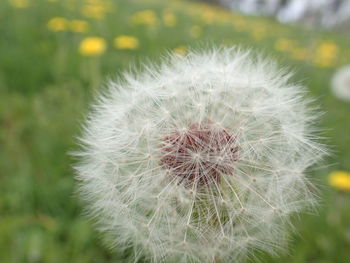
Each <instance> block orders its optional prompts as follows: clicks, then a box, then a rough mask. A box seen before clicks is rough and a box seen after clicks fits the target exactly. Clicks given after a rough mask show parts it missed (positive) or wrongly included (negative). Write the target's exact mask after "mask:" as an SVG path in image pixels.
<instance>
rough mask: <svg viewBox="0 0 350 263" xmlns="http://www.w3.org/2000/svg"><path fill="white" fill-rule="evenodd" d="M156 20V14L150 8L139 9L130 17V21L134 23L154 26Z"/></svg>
mask: <svg viewBox="0 0 350 263" xmlns="http://www.w3.org/2000/svg"><path fill="white" fill-rule="evenodd" d="M157 21H158V18H157V15H156V13H154V11H152V10H144V11H139V12H136V13H135V14H133V15H132V17H131V23H132V24H134V25H148V26H155V25H156V24H157Z"/></svg>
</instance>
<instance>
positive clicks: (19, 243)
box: [0, 0, 350, 263]
mask: <svg viewBox="0 0 350 263" xmlns="http://www.w3.org/2000/svg"><path fill="white" fill-rule="evenodd" d="M121 36H122V38H120V37H121ZM89 37H97V40H98V41H97V42H98V43H97V44H98V45H97V44H96V45H97V46H98V48H99V51H98V52H97V51H96V50H95V51H96V54H95V55H94V56H92V53H93V51H91V50H90V51H89V50H85V49H84V47H83V44H82V41H84V39H85V40H86V38H89ZM118 37H119V38H118ZM116 38H117V39H116ZM118 39H119V41H118ZM90 40H91V39H90ZM94 40H96V38H95V39H94ZM212 44H220V45H226V46H230V45H237V44H239V45H242V46H244V47H245V46H247V47H251V48H254V49H258V50H262V51H263V52H265V53H266V54H267V55H271V56H273V57H275V58H276V59H277V60H278V61H279V62H280V63H281V64H282V65H288V66H290V67H291V68H293V69H294V70H295V71H296V76H295V79H296V80H299V81H302V82H303V83H304V84H305V85H307V86H308V87H309V89H310V95H311V96H313V97H316V98H317V100H318V103H319V104H320V105H321V108H322V110H323V111H324V112H325V115H324V117H323V119H322V122H321V123H320V127H322V129H324V130H325V133H324V135H325V137H326V138H327V139H326V143H327V144H329V145H330V146H331V150H332V152H333V153H332V155H331V156H330V157H329V158H328V159H327V160H325V162H324V163H323V164H322V166H320V167H319V169H316V171H315V172H313V177H314V181H315V182H316V183H317V184H318V185H319V188H320V189H321V191H320V200H321V205H320V208H319V212H318V213H317V214H316V215H301V216H300V218H297V219H296V226H297V230H298V234H295V235H294V236H293V240H292V242H291V244H290V253H289V255H281V256H279V257H274V258H271V257H270V256H268V255H263V254H261V255H259V257H260V258H261V260H262V262H285V263H287V262H288V263H300V262H310V263H326V262H328V263H346V262H349V258H350V255H349V251H350V195H349V194H346V193H342V192H338V191H337V190H335V189H332V188H331V187H330V186H328V183H327V175H328V173H329V172H331V171H333V170H339V169H341V170H350V147H349V145H350V115H349V113H350V104H349V103H344V102H341V101H339V100H337V99H336V98H335V97H334V96H333V95H332V94H331V91H330V89H329V82H330V78H331V76H332V74H333V73H334V71H335V70H336V69H337V68H339V67H341V66H342V65H345V64H347V63H348V64H349V63H350V38H348V37H345V36H342V35H339V34H335V33H325V32H316V31H310V30H305V29H302V28H298V27H291V26H285V25H280V24H278V23H276V22H273V21H272V20H268V19H265V18H251V17H245V16H242V15H237V14H231V13H229V12H227V11H225V10H223V9H219V8H216V7H212V6H208V5H203V4H196V3H188V2H183V1H175V0H173V1H171V0H169V1H164V0H163V1H162V0H153V1H149V0H138V1H137V0H124V1H123V0H119V1H108V0H2V1H1V2H0V262H2V263H15V262H16V263H17V262H33V263H34V262H55V263H56V262H57V263H62V262H77V263H85V262H96V263H97V262H98V263H103V262H123V259H125V257H126V256H127V255H121V254H118V253H117V252H111V251H108V250H107V249H105V248H104V247H103V246H102V245H101V242H100V240H99V237H98V234H97V233H96V232H95V231H94V230H93V228H92V226H91V224H90V223H89V222H88V221H87V220H86V219H85V218H84V217H83V216H82V209H81V207H80V205H79V202H78V201H77V198H76V196H75V195H74V178H73V171H72V168H71V166H72V163H73V160H72V158H71V157H70V156H69V155H68V152H69V151H72V150H74V149H76V148H77V146H76V145H75V137H76V136H78V135H79V132H80V131H79V127H80V124H81V122H82V121H83V119H84V115H85V114H86V112H87V110H88V107H89V103H91V101H92V100H93V97H94V94H95V93H96V91H98V90H99V89H101V88H103V83H104V82H105V81H106V80H107V79H108V78H109V77H112V78H115V77H117V76H118V74H120V73H121V72H122V71H124V70H128V69H129V68H130V67H131V66H136V67H139V66H140V65H141V64H142V60H152V61H157V60H159V58H160V57H161V56H162V55H164V54H165V52H168V51H172V52H177V53H179V54H185V53H186V50H187V49H188V48H189V47H203V46H204V47H206V46H210V45H212Z"/></svg>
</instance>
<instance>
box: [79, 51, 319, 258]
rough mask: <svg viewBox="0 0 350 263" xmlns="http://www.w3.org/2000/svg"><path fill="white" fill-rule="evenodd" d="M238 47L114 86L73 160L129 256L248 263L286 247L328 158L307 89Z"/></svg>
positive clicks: (172, 61) (85, 193) (110, 237)
mask: <svg viewBox="0 0 350 263" xmlns="http://www.w3.org/2000/svg"><path fill="white" fill-rule="evenodd" d="M290 77H291V74H290V73H288V72H287V71H286V70H285V69H281V68H280V67H278V66H277V65H276V64H275V63H274V62H272V61H270V60H268V59H265V58H262V57H261V56H259V55H256V54H254V53H252V52H250V51H242V50H239V49H236V48H232V49H226V48H220V49H212V50H209V51H205V52H195V51H191V52H189V53H188V54H187V55H186V56H179V55H169V56H168V57H166V58H164V60H163V62H162V63H161V64H160V65H158V66H152V65H149V66H145V69H144V70H143V71H142V72H136V73H126V74H124V77H123V79H122V80H119V81H117V82H113V81H111V82H110V83H109V85H108V89H106V90H105V92H104V93H103V94H102V95H100V97H99V98H98V101H97V102H96V104H95V105H94V106H93V108H92V110H91V112H90V114H89V116H88V119H87V121H86V124H85V126H84V131H83V135H82V136H81V138H80V141H81V151H80V152H79V153H77V155H78V158H79V162H78V163H77V165H76V167H75V168H76V171H77V180H78V184H79V191H80V194H81V197H82V200H83V201H84V202H85V205H86V208H87V211H88V214H89V216H90V217H91V218H93V220H94V222H95V223H96V226H97V227H98V229H99V230H100V231H101V232H102V233H104V236H105V240H106V241H107V243H108V244H109V246H111V247H113V248H116V249H117V250H119V251H123V250H125V251H126V250H127V251H128V253H130V254H131V255H132V256H131V257H130V258H131V261H132V262H137V261H138V260H146V261H149V262H243V261H244V260H245V259H247V258H248V257H250V256H252V255H254V252H255V251H257V250H261V251H266V252H269V253H274V252H276V251H278V250H279V249H283V247H284V245H283V244H284V240H285V239H286V233H287V230H288V228H290V221H289V218H290V216H291V215H292V214H294V213H296V212H299V211H301V210H304V209H307V208H310V207H312V206H313V205H314V204H315V198H314V194H313V191H312V190H311V189H312V185H311V184H310V183H309V181H308V179H307V177H306V176H305V174H304V171H305V170H306V169H307V168H309V167H310V166H311V165H313V164H314V163H315V162H317V161H318V160H319V159H320V158H321V157H322V154H323V152H324V150H323V147H322V146H321V145H320V144H318V143H317V142H316V139H317V136H316V135H315V134H314V131H315V128H314V126H313V125H314V122H315V120H316V119H317V116H318V114H315V111H314V110H313V109H310V106H309V104H310V102H309V101H308V100H306V99H305V98H304V93H305V90H304V88H303V87H301V86H300V85H296V84H293V83H291V82H290V80H289V79H290Z"/></svg>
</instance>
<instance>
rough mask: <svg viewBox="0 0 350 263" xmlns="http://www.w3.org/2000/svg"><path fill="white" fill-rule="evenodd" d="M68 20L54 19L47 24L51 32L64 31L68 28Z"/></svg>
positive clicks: (62, 18)
mask: <svg viewBox="0 0 350 263" xmlns="http://www.w3.org/2000/svg"><path fill="white" fill-rule="evenodd" d="M68 23H69V22H68V20H67V19H65V18H64V17H53V18H51V19H50V20H49V21H48V22H47V27H48V28H49V30H50V31H55V32H56V31H64V30H67V28H68Z"/></svg>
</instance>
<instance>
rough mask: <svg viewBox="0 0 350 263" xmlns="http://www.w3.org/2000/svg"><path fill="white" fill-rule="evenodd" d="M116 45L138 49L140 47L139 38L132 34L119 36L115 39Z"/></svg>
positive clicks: (121, 47)
mask: <svg viewBox="0 0 350 263" xmlns="http://www.w3.org/2000/svg"><path fill="white" fill-rule="evenodd" d="M114 47H115V48H117V49H129V50H133V49H137V48H138V47H139V40H138V39H137V38H136V37H132V36H126V35H123V36H119V37H116V38H115V39H114Z"/></svg>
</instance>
